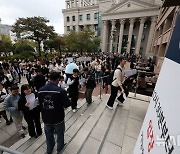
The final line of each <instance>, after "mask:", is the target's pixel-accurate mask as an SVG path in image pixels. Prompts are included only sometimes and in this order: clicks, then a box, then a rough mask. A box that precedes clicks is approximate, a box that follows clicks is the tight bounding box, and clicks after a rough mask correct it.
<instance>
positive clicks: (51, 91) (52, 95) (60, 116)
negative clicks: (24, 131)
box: [38, 72, 70, 154]
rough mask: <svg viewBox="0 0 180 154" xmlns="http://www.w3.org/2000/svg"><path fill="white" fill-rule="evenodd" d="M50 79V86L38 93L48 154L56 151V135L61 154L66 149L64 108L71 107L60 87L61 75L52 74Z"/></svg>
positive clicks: (58, 150)
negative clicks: (55, 135)
mask: <svg viewBox="0 0 180 154" xmlns="http://www.w3.org/2000/svg"><path fill="white" fill-rule="evenodd" d="M49 77H50V81H49V82H48V84H46V85H45V86H43V87H42V88H40V89H39V92H38V100H39V105H40V109H41V114H42V119H43V122H44V131H45V135H46V144H47V154H51V153H52V151H53V149H54V145H55V138H54V133H56V134H57V153H60V151H61V150H62V149H63V147H64V131H65V123H64V117H65V114H64V108H67V107H69V106H70V101H69V98H68V97H67V93H66V91H65V90H63V89H62V88H60V87H59V86H58V84H59V81H60V77H61V76H60V74H59V73H57V72H52V73H50V76H49Z"/></svg>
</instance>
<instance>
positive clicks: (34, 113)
mask: <svg viewBox="0 0 180 154" xmlns="http://www.w3.org/2000/svg"><path fill="white" fill-rule="evenodd" d="M24 119H25V120H26V122H27V124H28V131H29V136H31V137H33V136H36V135H41V134H42V129H41V123H40V110H39V109H38V108H37V107H36V108H34V109H33V110H31V111H29V112H28V113H24Z"/></svg>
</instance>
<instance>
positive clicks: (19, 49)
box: [14, 40, 36, 54]
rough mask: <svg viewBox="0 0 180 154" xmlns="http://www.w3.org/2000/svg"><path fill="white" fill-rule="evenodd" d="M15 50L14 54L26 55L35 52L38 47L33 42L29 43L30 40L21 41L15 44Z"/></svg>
mask: <svg viewBox="0 0 180 154" xmlns="http://www.w3.org/2000/svg"><path fill="white" fill-rule="evenodd" d="M14 47H15V50H14V53H15V54H20V53H23V52H24V53H26V52H29V53H30V52H34V51H35V50H34V48H33V47H36V44H35V43H34V42H33V41H29V40H19V41H17V42H16V43H15V44H14Z"/></svg>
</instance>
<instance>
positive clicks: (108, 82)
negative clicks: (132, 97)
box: [107, 68, 122, 85]
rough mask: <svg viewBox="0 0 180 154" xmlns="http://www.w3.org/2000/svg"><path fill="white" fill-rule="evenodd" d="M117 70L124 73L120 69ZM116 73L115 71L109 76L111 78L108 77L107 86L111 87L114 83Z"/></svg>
mask: <svg viewBox="0 0 180 154" xmlns="http://www.w3.org/2000/svg"><path fill="white" fill-rule="evenodd" d="M116 69H119V70H120V71H121V72H122V70H121V69H120V68H116ZM114 72H115V70H114V71H112V72H111V73H110V74H109V76H108V77H107V84H108V85H111V84H112V82H113V81H115V80H116V78H115V79H114V80H113V77H114Z"/></svg>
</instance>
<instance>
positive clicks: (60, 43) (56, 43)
mask: <svg viewBox="0 0 180 154" xmlns="http://www.w3.org/2000/svg"><path fill="white" fill-rule="evenodd" d="M64 45H65V42H64V38H63V37H62V36H56V37H54V38H52V39H50V40H46V41H44V48H45V49H46V50H48V49H49V50H50V51H52V50H53V49H55V50H56V51H59V52H60V54H61V52H62V47H64Z"/></svg>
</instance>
